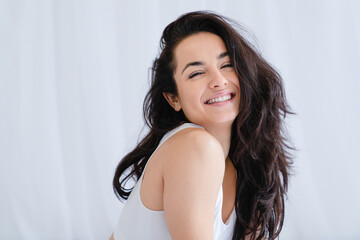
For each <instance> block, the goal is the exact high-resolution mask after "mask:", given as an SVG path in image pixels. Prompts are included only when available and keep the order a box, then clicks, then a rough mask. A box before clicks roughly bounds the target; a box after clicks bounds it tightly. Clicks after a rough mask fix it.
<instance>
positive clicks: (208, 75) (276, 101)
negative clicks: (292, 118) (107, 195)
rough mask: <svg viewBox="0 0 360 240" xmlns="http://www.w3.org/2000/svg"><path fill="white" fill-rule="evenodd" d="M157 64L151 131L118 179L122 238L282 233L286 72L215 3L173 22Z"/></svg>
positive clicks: (149, 110)
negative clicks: (130, 182) (261, 52)
mask: <svg viewBox="0 0 360 240" xmlns="http://www.w3.org/2000/svg"><path fill="white" fill-rule="evenodd" d="M152 70H153V74H152V85H151V88H150V90H149V92H148V94H147V96H146V98H145V102H144V115H145V119H146V123H147V125H148V126H149V128H150V132H149V133H148V135H147V136H146V137H145V138H144V139H143V140H142V141H141V142H140V143H139V144H138V145H137V147H136V148H135V149H134V150H133V151H132V152H130V153H129V154H127V155H126V156H125V157H124V158H123V159H122V161H121V162H120V163H119V165H118V167H117V169H116V173H115V177H114V181H113V185H114V190H115V193H116V194H117V196H118V197H119V198H121V199H127V202H126V204H125V206H124V208H123V211H122V214H121V216H120V219H119V222H118V225H117V228H116V230H115V231H114V238H115V239H265V238H266V239H274V238H276V237H277V236H278V235H279V233H280V230H281V228H282V225H283V220H284V197H285V193H286V190H287V184H288V171H289V168H290V157H289V156H288V154H287V150H288V149H289V147H288V145H287V144H286V138H285V137H284V134H283V131H282V128H283V120H284V118H285V116H286V114H287V113H289V110H288V106H287V103H286V99H285V94H284V89H283V86H282V81H281V78H280V76H279V74H278V73H277V72H276V71H275V70H274V69H273V68H272V67H271V66H270V65H269V64H268V63H267V62H266V61H265V60H264V59H263V58H262V57H261V56H260V55H259V54H258V53H257V52H256V51H255V50H254V49H253V48H252V47H251V45H250V44H249V43H247V41H246V40H245V39H244V38H243V37H242V36H241V35H240V34H239V33H238V32H237V31H236V30H235V29H234V28H233V27H232V26H231V25H230V23H229V20H226V19H225V18H224V17H222V16H219V15H217V14H214V13H209V12H191V13H188V14H185V15H183V16H181V17H179V18H178V19H177V20H176V21H174V22H173V23H171V24H170V25H168V26H167V27H166V28H165V30H164V32H163V35H162V38H161V54H160V56H159V58H157V59H156V60H155V61H154V64H153V69H152ZM131 177H135V178H136V179H137V180H138V181H137V183H136V184H135V186H134V188H132V189H126V188H125V184H126V182H127V180H128V179H129V178H131ZM130 193H131V194H130Z"/></svg>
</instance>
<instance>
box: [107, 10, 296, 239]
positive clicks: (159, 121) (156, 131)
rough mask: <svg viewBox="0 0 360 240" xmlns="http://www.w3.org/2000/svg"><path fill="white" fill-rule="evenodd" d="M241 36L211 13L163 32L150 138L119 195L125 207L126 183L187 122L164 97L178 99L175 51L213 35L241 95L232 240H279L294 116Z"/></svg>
mask: <svg viewBox="0 0 360 240" xmlns="http://www.w3.org/2000/svg"><path fill="white" fill-rule="evenodd" d="M239 29H240V28H239V25H237V24H236V22H234V21H232V20H230V19H228V18H225V17H223V16H220V15H218V14H215V13H213V12H205V11H198V12H191V13H187V14H184V15H182V16H180V17H179V18H178V19H177V20H175V21H174V22H172V23H171V24H169V25H168V26H167V27H166V28H165V30H164V32H163V35H162V38H161V42H160V48H161V53H160V56H159V57H158V58H156V59H155V61H154V63H153V67H152V75H151V87H150V90H149V91H148V93H147V95H146V98H145V101H144V106H143V111H144V118H145V122H146V124H147V126H148V127H149V133H148V134H147V135H146V136H145V137H144V138H143V139H142V140H141V141H140V142H139V144H138V145H137V146H136V148H135V149H134V150H133V151H131V152H130V153H128V154H127V155H126V156H125V157H124V158H123V159H122V160H121V162H120V163H119V165H118V166H117V169H116V172H115V176H114V180H113V187H114V191H115V194H116V195H117V196H118V198H119V199H120V200H122V199H123V200H126V199H127V198H128V196H129V194H130V193H131V191H132V188H130V189H127V188H126V187H125V184H126V182H127V181H128V180H129V179H130V178H135V180H138V179H139V177H140V176H141V174H142V172H143V170H144V167H145V164H146V163H147V161H148V160H149V158H150V156H151V154H152V153H153V152H154V151H155V149H156V147H157V146H158V144H159V142H160V140H161V138H162V137H163V136H164V135H165V133H167V132H168V131H169V130H171V129H173V128H175V127H176V126H178V125H180V124H182V123H183V122H188V120H187V119H186V117H185V115H184V113H183V112H182V111H179V112H176V111H175V110H174V109H173V108H172V107H171V106H170V105H169V104H168V103H167V102H166V100H165V98H164V97H163V93H164V92H165V93H171V94H174V95H177V89H176V84H175V80H174V77H173V73H174V69H175V65H174V56H173V51H174V48H175V47H176V46H177V44H178V43H179V42H180V41H182V40H183V39H184V38H186V37H188V36H190V35H192V34H195V33H198V32H210V33H214V34H216V35H218V36H219V37H220V38H221V39H222V40H223V41H224V43H225V45H226V48H227V50H228V52H229V56H230V59H231V61H232V64H233V66H234V68H235V70H236V73H237V75H238V77H239V82H240V89H241V99H240V111H239V114H238V116H237V118H236V119H235V121H234V123H233V125H232V134H231V147H230V151H229V157H230V159H231V161H232V163H233V164H234V166H235V168H236V171H237V182H236V199H235V209H236V216H237V217H236V223H235V227H234V235H233V240H235V239H245V236H246V235H250V238H251V239H264V238H267V239H275V238H276V237H277V236H278V235H279V233H280V231H281V228H282V226H283V223H284V213H285V212H284V210H285V205H284V204H285V197H286V191H287V187H288V177H289V171H290V166H291V155H290V154H289V152H290V151H291V150H292V147H291V146H290V145H289V143H288V140H287V137H286V134H285V128H284V119H285V117H286V115H287V114H290V113H291V111H290V110H289V106H288V104H287V101H286V97H285V92H284V87H283V83H282V79H281V77H280V75H279V74H278V73H277V72H276V71H275V70H274V69H273V67H271V66H270V64H269V63H267V62H266V61H265V59H264V58H263V57H262V56H261V55H260V54H259V53H258V52H257V51H256V49H255V48H254V47H253V46H252V45H251V44H250V43H249V42H248V41H247V40H246V39H245V38H244V37H243V36H241V35H240V33H239V32H240V31H239Z"/></svg>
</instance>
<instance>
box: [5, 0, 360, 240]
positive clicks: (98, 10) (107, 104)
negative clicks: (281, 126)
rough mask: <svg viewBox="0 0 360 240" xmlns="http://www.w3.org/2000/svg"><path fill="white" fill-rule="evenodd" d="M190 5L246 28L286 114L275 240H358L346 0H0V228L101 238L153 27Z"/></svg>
mask: <svg viewBox="0 0 360 240" xmlns="http://www.w3.org/2000/svg"><path fill="white" fill-rule="evenodd" d="M200 9H202V10H203V9H210V10H214V11H217V12H219V13H222V14H224V15H226V16H229V17H232V18H234V19H235V20H237V21H239V22H241V23H243V25H245V26H246V27H247V29H248V30H249V31H250V32H252V33H253V34H254V35H255V36H256V42H257V43H256V45H257V46H258V48H259V50H260V51H261V52H262V54H263V55H264V56H265V58H266V59H268V60H269V62H270V63H272V65H274V66H275V68H276V69H278V70H279V72H280V73H281V74H282V76H283V78H284V82H285V86H286V90H287V95H288V99H289V102H290V104H291V106H292V108H293V110H294V111H295V112H296V113H297V115H296V116H293V117H291V119H290V120H289V121H288V123H289V131H290V133H291V136H292V139H293V142H294V144H295V146H296V147H297V148H298V152H297V153H296V159H295V167H294V176H293V177H292V178H291V185H290V189H289V200H288V202H287V211H286V213H287V215H286V222H285V226H284V229H283V232H282V235H281V239H299V240H300V239H360V228H359V214H360V207H359V202H360V187H359V186H358V184H359V183H360V177H359V167H360V157H359V156H360V127H359V123H360V97H359V94H358V93H359V92H360V84H359V80H360V70H359V69H360V66H359V58H360V27H359V23H360V14H359V10H360V4H359V2H358V1H356V0H354V1H346V0H345V1H340V0H338V1H336V0H327V1H325V0H323V1H311V0H306V1H294V0H288V1H281V0H279V1H274V0H270V1H269V0H263V1H260V0H256V1H250V0H248V1H238V0H233V1H215V0H213V1H210V0H209V1H205V0H203V1H200V0H198V1H195V0H192V1H167V0H156V1H133V2H132V1H115V0H102V1H100V0H91V1H89V0H87V1H86V0H77V1H73V0H58V1H56V0H53V1H51V0H33V1H29V0H28V1H26V0H17V1H13V0H0V239H106V238H108V237H109V236H110V234H111V232H112V230H113V228H114V226H115V224H116V221H117V218H118V215H119V213H120V211H121V206H122V205H121V203H120V202H119V201H118V200H117V199H116V198H115V196H114V194H113V191H112V184H111V183H112V177H113V173H114V170H115V167H116V165H117V163H118V161H119V160H120V159H121V157H122V156H123V155H124V154H125V153H126V152H127V151H129V150H130V149H131V148H133V147H134V146H135V143H136V141H137V139H138V136H139V133H140V131H141V128H142V125H143V123H142V101H143V98H144V95H145V92H146V90H147V88H148V71H149V67H150V65H151V62H152V60H153V59H154V58H155V56H156V54H157V53H158V43H159V39H160V35H161V32H162V30H163V28H164V27H165V26H166V25H167V24H168V23H170V22H171V21H173V20H174V19H175V18H176V17H178V16H179V15H180V14H182V13H185V12H188V11H192V10H200Z"/></svg>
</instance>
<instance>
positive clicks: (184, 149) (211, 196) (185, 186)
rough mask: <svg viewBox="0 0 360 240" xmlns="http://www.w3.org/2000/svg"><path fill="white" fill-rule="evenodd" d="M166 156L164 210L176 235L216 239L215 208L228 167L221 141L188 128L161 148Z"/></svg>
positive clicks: (178, 237) (164, 160) (183, 237)
mask: <svg viewBox="0 0 360 240" xmlns="http://www.w3.org/2000/svg"><path fill="white" fill-rule="evenodd" d="M158 150H159V151H160V152H161V156H162V160H163V169H162V170H163V171H162V175H163V180H164V192H163V200H164V213H165V218H166V223H167V225H168V228H169V231H170V234H171V236H172V238H173V239H213V227H214V226H213V225H214V219H213V218H214V209H215V205H216V199H217V196H218V192H219V189H220V186H221V184H222V180H223V177H224V171H225V160H224V153H223V150H222V148H221V145H220V143H219V142H218V141H217V140H216V139H215V138H214V137H213V136H211V135H210V134H209V133H208V132H206V131H205V130H203V129H197V128H189V129H184V130H181V131H179V132H178V133H176V134H174V135H173V136H172V137H171V138H169V139H168V140H167V141H166V142H165V143H164V144H163V145H162V146H161V147H160V148H159V149H158Z"/></svg>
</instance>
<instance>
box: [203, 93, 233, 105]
mask: <svg viewBox="0 0 360 240" xmlns="http://www.w3.org/2000/svg"><path fill="white" fill-rule="evenodd" d="M233 97H234V94H232V93H229V94H226V95H224V96H221V97H216V98H213V99H210V100H207V101H206V102H205V104H213V103H219V102H225V101H228V100H230V99H232V98H233Z"/></svg>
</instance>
